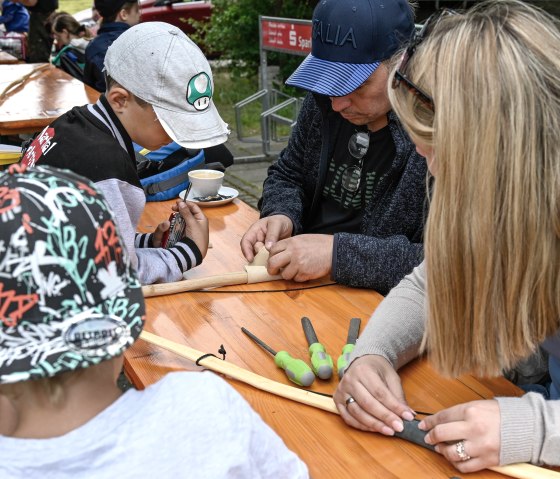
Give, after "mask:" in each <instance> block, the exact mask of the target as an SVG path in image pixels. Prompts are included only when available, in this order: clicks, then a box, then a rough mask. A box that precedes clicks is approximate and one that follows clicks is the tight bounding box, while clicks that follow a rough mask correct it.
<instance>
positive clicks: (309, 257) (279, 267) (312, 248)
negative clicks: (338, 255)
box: [267, 234, 334, 281]
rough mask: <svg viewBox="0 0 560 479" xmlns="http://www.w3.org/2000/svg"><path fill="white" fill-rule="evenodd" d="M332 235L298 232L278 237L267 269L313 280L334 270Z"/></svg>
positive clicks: (275, 272)
mask: <svg viewBox="0 0 560 479" xmlns="http://www.w3.org/2000/svg"><path fill="white" fill-rule="evenodd" d="M333 241H334V240H333V236H332V235H311V234H310V235H298V236H293V237H291V238H286V239H284V240H281V241H278V242H277V243H275V244H274V245H273V246H272V247H271V248H269V250H268V251H269V253H270V256H269V258H268V265H267V270H268V272H269V274H272V275H276V274H280V275H282V278H283V279H286V280H293V281H309V280H310V279H316V278H322V277H323V276H326V275H328V274H329V273H330V272H331V268H332V255H333Z"/></svg>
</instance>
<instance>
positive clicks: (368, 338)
mask: <svg viewBox="0 0 560 479" xmlns="http://www.w3.org/2000/svg"><path fill="white" fill-rule="evenodd" d="M425 294H426V280H425V267H424V263H423V262H422V263H421V264H420V266H418V267H416V268H414V271H412V273H411V274H409V275H408V276H406V277H405V278H404V279H403V280H402V281H401V282H400V283H399V284H398V285H397V286H395V287H394V288H393V289H392V290H391V291H390V292H389V294H388V295H387V297H386V298H385V299H384V300H383V301H382V302H381V304H380V305H379V306H378V307H377V309H376V310H375V312H374V313H373V315H372V317H371V318H370V320H369V322H368V324H367V326H366V328H365V329H364V331H363V332H362V334H361V335H360V337H359V339H358V341H357V342H356V348H355V349H354V351H353V353H352V355H351V357H350V363H351V362H352V361H353V360H354V359H356V358H358V357H360V356H365V355H368V354H377V355H380V356H383V357H384V358H385V359H387V360H388V361H390V362H391V364H392V365H393V367H394V368H395V369H398V368H400V367H402V366H404V365H405V364H406V363H408V362H409V361H411V360H412V359H414V358H415V357H416V356H418V349H419V347H420V343H421V342H422V336H423V335H424V322H425V318H426V313H425V309H424V297H425Z"/></svg>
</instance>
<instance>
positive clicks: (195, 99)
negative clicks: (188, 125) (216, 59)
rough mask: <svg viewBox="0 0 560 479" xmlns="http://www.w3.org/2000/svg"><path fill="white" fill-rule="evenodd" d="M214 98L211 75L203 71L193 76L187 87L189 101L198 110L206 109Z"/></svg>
mask: <svg viewBox="0 0 560 479" xmlns="http://www.w3.org/2000/svg"><path fill="white" fill-rule="evenodd" d="M210 98H212V82H211V81H210V77H209V76H208V75H207V74H206V73H204V72H202V73H199V74H198V75H195V76H193V77H192V78H191V79H190V81H189V85H188V87H187V101H188V102H189V104H190V105H192V106H194V107H195V108H196V109H197V110H198V111H203V110H206V108H208V107H209V106H210Z"/></svg>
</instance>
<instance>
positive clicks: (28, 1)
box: [13, 0, 58, 63]
mask: <svg viewBox="0 0 560 479" xmlns="http://www.w3.org/2000/svg"><path fill="white" fill-rule="evenodd" d="M13 1H14V2H16V3H21V4H22V5H24V6H25V7H26V8H27V9H28V10H29V13H30V17H29V38H28V40H27V62H28V63H43V62H48V61H49V60H50V56H51V49H52V44H53V39H52V37H51V32H50V30H49V29H48V28H47V27H46V24H47V21H48V19H49V17H50V16H51V15H52V14H53V12H54V11H55V10H56V9H57V8H58V0H13Z"/></svg>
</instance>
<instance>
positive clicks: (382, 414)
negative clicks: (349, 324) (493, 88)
mask: <svg viewBox="0 0 560 479" xmlns="http://www.w3.org/2000/svg"><path fill="white" fill-rule="evenodd" d="M350 398H352V399H353V400H354V401H352V399H350ZM334 402H335V404H336V407H337V408H338V411H339V412H340V415H341V417H342V419H343V420H344V421H345V422H346V424H348V425H350V426H352V427H355V428H356V429H361V430H363V431H373V432H380V433H381V434H385V435H386V436H392V435H393V434H394V433H395V431H398V432H400V431H402V430H403V422H402V420H403V419H405V420H407V421H411V420H412V419H414V412H413V411H412V409H410V407H409V406H408V405H407V403H406V400H405V398H404V392H403V389H402V386H401V380H400V378H399V376H398V374H397V372H396V371H395V370H394V369H393V367H392V366H391V364H390V363H389V361H387V360H386V359H385V358H384V357H382V356H376V355H368V356H362V357H361V358H358V359H356V360H355V361H353V362H352V364H351V365H350V367H349V368H348V369H347V370H346V372H345V373H344V376H343V377H342V380H341V381H340V384H339V386H338V388H337V390H336V392H335V394H334Z"/></svg>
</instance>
